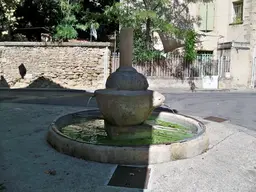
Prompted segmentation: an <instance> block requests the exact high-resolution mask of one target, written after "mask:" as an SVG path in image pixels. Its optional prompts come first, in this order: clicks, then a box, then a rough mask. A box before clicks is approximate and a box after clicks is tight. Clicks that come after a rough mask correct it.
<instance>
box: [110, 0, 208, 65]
mask: <svg viewBox="0 0 256 192" xmlns="http://www.w3.org/2000/svg"><path fill="white" fill-rule="evenodd" d="M199 1H204V2H208V1H210V0H184V1H183V2H181V1H170V0H154V1H152V0H141V1H131V0H123V1H122V3H115V4H114V5H113V6H109V7H107V8H106V10H105V15H106V16H107V17H108V19H109V20H110V21H111V20H115V21H116V22H117V23H120V25H121V26H123V27H133V28H134V29H135V45H136V46H135V50H134V51H135V53H136V54H137V55H136V54H135V55H136V56H137V59H139V60H152V59H153V58H154V57H156V56H157V57H158V56H159V54H160V53H159V51H156V50H154V48H153V43H154V39H153V38H152V34H153V32H163V33H165V34H167V35H169V36H171V37H172V38H174V39H180V40H185V41H187V42H186V49H185V50H186V51H187V53H186V55H187V56H186V57H187V58H189V59H192V58H194V57H195V56H192V55H193V54H195V52H194V50H192V49H191V47H193V48H194V46H193V45H192V44H193V43H195V41H196V38H197V36H196V33H194V31H193V28H194V27H193V24H194V23H195V22H197V21H198V18H196V17H192V16H191V15H190V14H189V8H188V5H189V4H190V3H196V2H199ZM192 33H193V34H194V35H192ZM188 45H190V46H188Z"/></svg>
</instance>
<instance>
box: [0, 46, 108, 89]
mask: <svg viewBox="0 0 256 192" xmlns="http://www.w3.org/2000/svg"><path fill="white" fill-rule="evenodd" d="M109 47H110V43H94V42H83V43H62V44H52V43H50V44H45V43H36V42H2V43H0V52H1V67H0V75H1V76H2V77H1V79H2V80H1V81H6V83H5V85H7V84H8V85H9V86H10V87H11V88H12V87H16V88H23V87H31V88H34V87H37V88H41V87H43V88H46V87H47V88H53V87H54V88H58V87H59V88H60V87H65V88H73V89H75V88H77V89H96V88H103V87H104V84H105V80H106V78H107V77H108V75H109V72H110V70H109V69H110V68H109V67H110V65H109V63H110V54H111V52H110V49H109ZM21 64H24V66H25V68H26V70H27V72H26V76H25V78H24V79H22V78H21V75H20V72H19V69H18V67H19V65H21ZM1 84H2V86H4V83H1ZM1 84H0V86H1Z"/></svg>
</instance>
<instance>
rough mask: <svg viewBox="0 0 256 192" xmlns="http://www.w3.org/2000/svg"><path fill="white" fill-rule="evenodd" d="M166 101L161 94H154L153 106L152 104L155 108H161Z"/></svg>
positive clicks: (155, 92)
mask: <svg viewBox="0 0 256 192" xmlns="http://www.w3.org/2000/svg"><path fill="white" fill-rule="evenodd" d="M164 101H165V97H164V96H163V95H162V94H161V93H159V92H157V91H154V92H153V104H152V106H153V108H157V107H160V106H161V105H162V104H163V103H164Z"/></svg>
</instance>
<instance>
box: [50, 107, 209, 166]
mask: <svg viewBox="0 0 256 192" xmlns="http://www.w3.org/2000/svg"><path fill="white" fill-rule="evenodd" d="M103 122H104V121H103V117H102V115H101V113H100V111H99V110H86V111H81V112H76V113H71V114H67V115H64V116H61V117H59V118H57V119H56V120H55V121H54V122H53V123H52V124H51V126H50V129H49V132H48V134H47V141H48V142H49V144H50V145H51V146H53V147H54V148H55V149H56V150H57V151H59V152H62V153H65V154H68V155H71V156H74V157H78V158H82V159H85V160H90V161H97V162H102V163H115V164H126V165H149V164H157V163H164V162H169V161H173V160H178V159H185V158H191V157H194V156H197V155H199V154H202V153H203V152H204V151H206V150H207V149H208V146H209V141H208V137H207V134H206V128H205V125H204V124H203V123H201V122H200V121H198V120H196V119H194V118H191V117H187V116H184V115H180V114H173V113H171V112H161V111H155V112H153V113H152V115H151V117H150V118H149V119H148V120H147V121H146V123H147V124H148V125H151V126H152V128H153V129H152V130H153V131H152V139H139V140H132V141H129V140H120V141H113V140H110V139H108V138H107V136H106V135H104V134H106V133H105V131H104V123H103ZM83 126H85V127H86V129H85V130H82V131H85V135H84V136H83V137H79V134H77V133H78V132H79V130H80V129H81V127H83ZM75 129H77V130H76V132H75V131H72V130H75ZM69 130H71V132H69ZM87 132H88V134H89V136H90V137H87V136H88V135H86V133H87ZM73 133H76V134H73ZM80 136H81V135H80Z"/></svg>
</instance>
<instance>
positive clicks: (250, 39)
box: [189, 0, 256, 88]
mask: <svg viewBox="0 0 256 192" xmlns="http://www.w3.org/2000/svg"><path fill="white" fill-rule="evenodd" d="M189 10H190V14H191V15H192V16H199V17H200V22H199V23H198V24H195V26H194V27H195V29H196V31H197V32H198V33H199V34H201V37H200V39H201V42H200V43H199V44H198V46H197V50H198V55H199V56H200V54H201V55H202V57H203V56H204V55H206V54H207V55H208V56H209V55H211V56H212V58H213V59H214V60H217V61H218V75H219V88H245V87H246V88H249V87H251V88H254V87H255V81H256V77H255V73H256V68H255V65H256V63H255V62H256V1H255V0H225V1H224V0H213V1H212V2H209V3H196V4H191V5H190V6H189Z"/></svg>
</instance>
